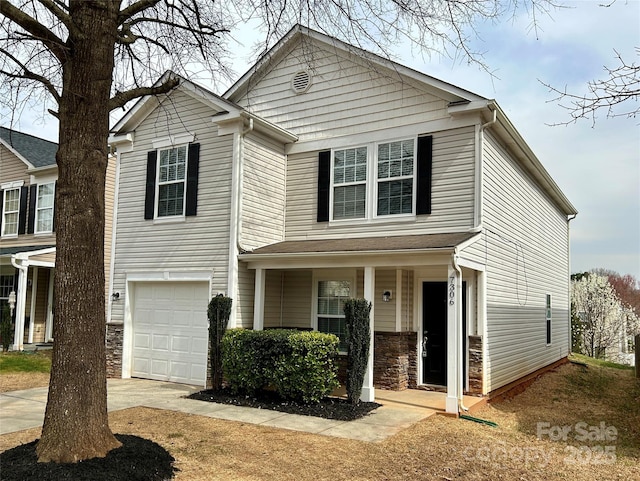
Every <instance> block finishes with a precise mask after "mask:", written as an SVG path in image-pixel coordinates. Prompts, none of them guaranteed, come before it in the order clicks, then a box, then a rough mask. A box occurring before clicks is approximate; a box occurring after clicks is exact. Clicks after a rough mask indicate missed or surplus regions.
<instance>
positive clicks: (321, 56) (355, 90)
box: [232, 40, 448, 141]
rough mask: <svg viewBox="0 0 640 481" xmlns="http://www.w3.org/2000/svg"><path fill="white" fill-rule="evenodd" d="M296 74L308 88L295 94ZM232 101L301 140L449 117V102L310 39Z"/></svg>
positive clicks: (346, 134) (409, 82) (363, 61)
mask: <svg viewBox="0 0 640 481" xmlns="http://www.w3.org/2000/svg"><path fill="white" fill-rule="evenodd" d="M310 43H313V44H314V45H311V44H310ZM300 70H307V71H309V73H310V74H311V77H312V85H311V87H310V88H309V90H308V91H307V92H305V93H303V94H296V93H295V92H294V91H293V90H292V89H291V80H292V78H293V76H294V75H295V73H297V72H299V71H300ZM232 100H235V101H237V102H238V103H239V104H240V105H242V106H243V107H245V108H246V109H247V110H249V111H251V112H253V113H255V114H257V115H259V116H261V117H263V118H265V119H267V120H269V121H271V122H274V123H276V124H277V125H279V126H280V127H282V128H285V129H287V130H289V131H291V132H294V133H295V134H297V135H299V136H300V141H307V140H313V139H320V138H331V137H342V136H348V135H352V134H355V133H358V132H364V131H374V130H385V129H389V128H393V127H397V126H403V125H414V124H419V123H422V122H427V121H430V120H435V119H442V118H447V117H448V115H447V110H446V108H447V102H446V101H445V100H444V99H441V98H438V97H436V96H434V95H432V94H430V93H428V92H426V91H425V90H419V89H418V88H416V87H415V86H414V85H413V82H412V81H411V80H410V79H408V78H400V76H399V75H398V73H397V72H393V71H387V70H386V69H383V68H381V67H380V66H376V67H375V68H374V67H373V66H372V65H370V64H368V63H367V62H366V61H365V60H363V59H361V58H358V57H357V56H353V57H347V56H346V54H345V53H344V52H341V51H339V50H334V49H331V47H327V46H326V45H324V44H322V45H321V44H316V43H315V42H313V41H309V40H305V41H304V43H300V44H298V45H297V46H296V47H294V49H293V51H292V52H291V53H289V54H288V55H287V56H286V57H284V58H283V59H282V60H280V62H279V63H277V64H276V65H275V66H274V67H273V68H272V69H271V70H270V71H269V72H268V73H267V74H266V75H265V76H264V77H263V78H261V79H260V80H259V81H258V82H257V83H256V84H255V85H253V86H251V91H250V93H249V95H248V96H247V95H245V96H244V97H242V98H238V99H235V98H233V99H232Z"/></svg>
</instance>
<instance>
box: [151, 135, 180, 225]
mask: <svg viewBox="0 0 640 481" xmlns="http://www.w3.org/2000/svg"><path fill="white" fill-rule="evenodd" d="M186 171H187V146H186V145H185V146H182V147H172V148H169V149H162V150H160V151H159V155H158V182H157V186H158V187H157V206H158V208H157V211H156V212H157V217H170V216H183V215H184V206H185V192H186Z"/></svg>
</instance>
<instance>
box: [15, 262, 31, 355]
mask: <svg viewBox="0 0 640 481" xmlns="http://www.w3.org/2000/svg"><path fill="white" fill-rule="evenodd" d="M23 262H27V261H26V259H22V258H18V257H17V256H16V254H14V255H12V256H11V265H12V266H13V267H15V268H16V269H18V271H19V272H18V292H17V295H18V296H17V300H16V301H17V302H16V327H15V331H14V334H13V350H14V351H22V350H23V349H24V339H23V338H24V314H25V304H26V302H27V274H28V272H29V265H28V264H27V265H24V264H23Z"/></svg>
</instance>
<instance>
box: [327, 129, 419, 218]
mask: <svg viewBox="0 0 640 481" xmlns="http://www.w3.org/2000/svg"><path fill="white" fill-rule="evenodd" d="M408 140H411V141H413V172H412V174H411V176H408V175H406V176H400V177H394V178H393V179H389V178H386V179H378V146H380V145H382V144H390V143H393V142H402V141H408ZM358 148H366V149H367V176H366V180H365V181H364V182H348V183H345V184H344V185H345V186H349V185H361V184H363V183H364V185H365V189H366V192H365V210H364V211H365V215H364V217H354V218H347V219H336V218H334V213H333V205H334V196H335V189H336V187H339V186H341V185H342V184H338V185H337V186H336V184H335V183H334V164H335V153H336V152H337V151H343V150H349V149H358ZM409 178H411V179H412V181H413V182H412V192H411V195H412V199H411V212H410V213H401V214H378V190H379V185H380V183H381V182H391V181H392V180H405V179H409ZM417 179H418V137H417V136H403V137H399V138H394V139H386V140H383V141H376V142H369V143H363V144H356V145H345V146H341V147H338V148H332V149H331V154H330V159H329V225H330V226H331V225H340V224H362V223H371V222H396V221H403V220H404V221H410V220H415V218H416V216H417V208H418V205H417V204H418V186H417V182H418V181H417Z"/></svg>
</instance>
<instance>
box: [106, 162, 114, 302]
mask: <svg viewBox="0 0 640 481" xmlns="http://www.w3.org/2000/svg"><path fill="white" fill-rule="evenodd" d="M107 160H108V162H107V177H106V182H105V185H104V187H105V192H104V278H105V283H104V295H105V299H106V302H105V309H106V308H107V307H108V305H109V299H108V296H109V278H110V277H109V272H110V269H111V241H112V232H113V206H114V199H115V185H116V158H115V157H109V158H108V159H107Z"/></svg>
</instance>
